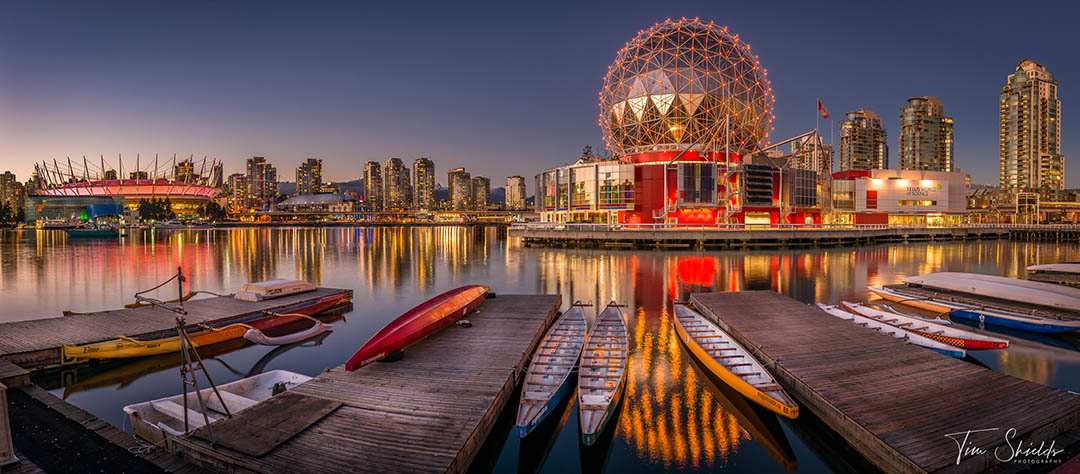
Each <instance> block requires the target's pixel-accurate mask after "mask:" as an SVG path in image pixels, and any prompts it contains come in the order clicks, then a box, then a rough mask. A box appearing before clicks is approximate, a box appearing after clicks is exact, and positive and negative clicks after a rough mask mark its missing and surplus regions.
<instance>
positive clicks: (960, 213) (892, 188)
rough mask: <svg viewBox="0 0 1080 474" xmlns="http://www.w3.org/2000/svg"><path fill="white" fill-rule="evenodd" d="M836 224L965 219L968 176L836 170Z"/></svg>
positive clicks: (922, 172) (915, 171)
mask: <svg viewBox="0 0 1080 474" xmlns="http://www.w3.org/2000/svg"><path fill="white" fill-rule="evenodd" d="M832 210H833V214H834V219H835V222H836V223H848V224H889V225H940V224H958V223H961V222H963V219H964V215H965V213H966V212H967V175H965V174H964V173H960V172H942V171H928V170H879V169H870V170H848V171H841V172H838V173H835V174H833V180H832Z"/></svg>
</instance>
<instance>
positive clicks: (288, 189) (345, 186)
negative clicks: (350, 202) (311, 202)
mask: <svg viewBox="0 0 1080 474" xmlns="http://www.w3.org/2000/svg"><path fill="white" fill-rule="evenodd" d="M334 184H336V185H337V187H338V188H339V189H341V192H343V193H345V192H349V191H352V192H355V193H357V194H361V195H362V194H363V193H364V181H362V180H359V179H356V180H352V181H336V182H334ZM278 192H279V193H281V194H284V195H286V196H292V195H293V194H296V183H294V182H291V181H284V182H279V183H278ZM449 195H450V190H449V189H447V188H445V187H443V186H436V187H435V201H445V200H446V199H448V196H449ZM505 202H506V188H504V187H499V188H492V189H491V203H492V204H503V203H505Z"/></svg>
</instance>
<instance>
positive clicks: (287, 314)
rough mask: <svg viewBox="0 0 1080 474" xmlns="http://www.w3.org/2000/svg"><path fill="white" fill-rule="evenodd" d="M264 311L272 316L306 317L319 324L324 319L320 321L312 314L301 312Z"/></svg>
mask: <svg viewBox="0 0 1080 474" xmlns="http://www.w3.org/2000/svg"><path fill="white" fill-rule="evenodd" d="M263 312H264V313H266V314H269V315H270V316H274V317H278V318H305V319H310V320H312V321H315V324H319V323H321V322H322V321H319V320H318V319H315V318H313V317H311V316H308V315H306V314H300V313H275V312H273V311H263Z"/></svg>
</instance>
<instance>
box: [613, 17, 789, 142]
mask: <svg viewBox="0 0 1080 474" xmlns="http://www.w3.org/2000/svg"><path fill="white" fill-rule="evenodd" d="M772 107H773V96H772V88H771V87H770V85H769V80H768V78H767V77H766V74H765V69H764V68H763V67H761V63H759V62H758V60H757V56H754V55H753V53H751V52H750V45H749V44H746V43H743V42H742V41H739V36H738V35H733V34H731V33H729V32H728V30H727V27H719V26H716V25H714V24H713V23H711V22H710V23H703V22H701V21H699V20H698V19H696V18H695V19H686V18H683V19H681V20H667V21H665V22H663V23H657V24H656V25H654V26H653V27H652V28H649V29H648V30H646V31H641V32H639V33H638V35H637V37H636V38H634V39H633V40H631V41H630V42H629V43H627V44H626V47H625V48H623V49H622V50H621V51H619V54H618V55H617V56H616V57H615V62H614V63H612V64H611V66H610V67H609V68H608V73H607V76H606V77H605V78H604V87H603V88H602V89H601V90H600V128H601V130H603V133H604V141H605V143H606V144H607V147H608V149H610V150H611V152H612V153H613V154H615V155H616V156H619V155H625V154H631V153H641V152H647V151H658V150H681V149H683V148H686V146H687V145H690V144H691V143H694V142H695V141H697V139H698V138H699V137H701V136H702V135H703V134H705V133H706V132H707V131H708V130H709V128H710V127H711V126H712V125H713V124H715V123H718V122H721V121H723V118H724V116H725V115H730V116H731V142H730V144H731V150H732V151H733V152H748V151H752V150H753V149H754V148H755V147H757V146H759V145H762V144H764V143H766V140H767V138H768V136H769V132H770V131H772ZM717 132H718V133H717ZM714 133H716V135H715V139H712V136H711V134H710V137H704V139H703V140H701V143H700V144H699V145H698V146H695V147H694V148H695V149H699V150H700V149H705V148H707V147H710V146H711V147H712V148H713V149H714V150H715V149H717V148H716V147H717V145H719V146H721V147H722V146H724V144H725V137H724V128H723V127H722V126H721V127H720V129H719V130H718V131H714Z"/></svg>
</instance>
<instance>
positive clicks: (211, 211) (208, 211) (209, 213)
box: [199, 201, 228, 222]
mask: <svg viewBox="0 0 1080 474" xmlns="http://www.w3.org/2000/svg"><path fill="white" fill-rule="evenodd" d="M199 215H200V216H202V217H203V218H204V219H207V220H210V221H212V222H217V221H223V220H225V218H226V217H228V213H227V212H225V208H223V207H221V206H220V205H218V203H216V202H214V201H210V202H208V203H206V204H204V205H203V206H202V207H200V208H199Z"/></svg>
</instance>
